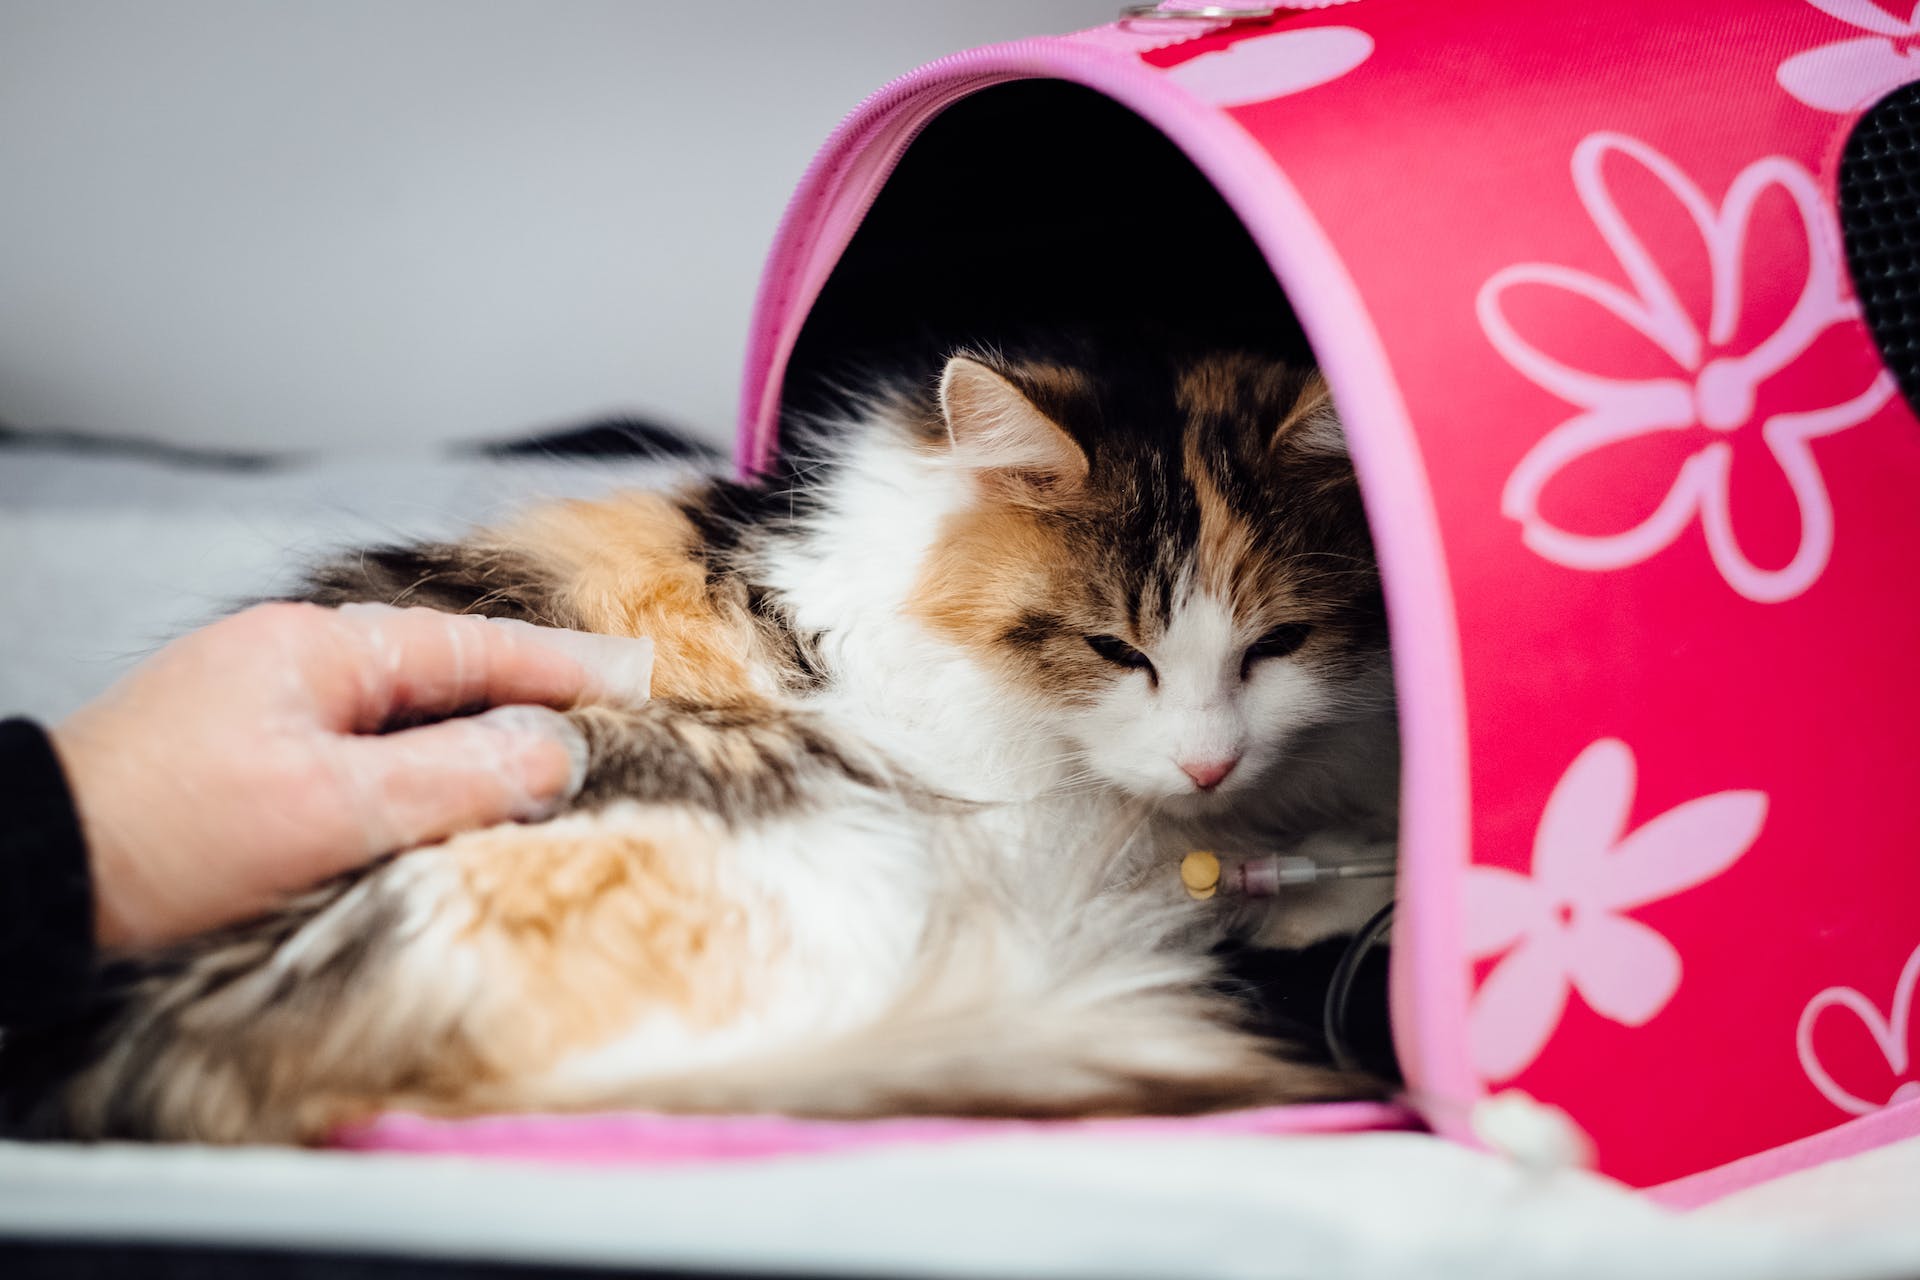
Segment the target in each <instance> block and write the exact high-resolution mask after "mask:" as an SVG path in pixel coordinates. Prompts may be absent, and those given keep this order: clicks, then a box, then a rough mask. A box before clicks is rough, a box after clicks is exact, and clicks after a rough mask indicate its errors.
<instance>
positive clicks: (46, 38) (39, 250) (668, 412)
mask: <svg viewBox="0 0 1920 1280" xmlns="http://www.w3.org/2000/svg"><path fill="white" fill-rule="evenodd" d="M1117 8H1118V0H943V2H942V3H925V2H923V0H911V2H909V0H891V2H890V0H782V2H778V3H776V2H772V0H750V2H747V3H741V2H740V0H731V2H719V0H677V2H673V3H656V2H652V0H648V2H644V3H643V2H641V0H625V2H613V3H603V2H599V0H514V2H511V3H505V2H501V0H490V2H475V0H404V2H399V0H307V2H304V3H299V4H292V3H271V2H268V0H167V2H165V3H155V2H152V0H0V424H6V425H11V426H16V427H27V428H49V427H61V428H75V429H81V430H87V431H96V432H106V433H113V434H120V435H130V436H143V437H149V438H158V439H163V440H168V441H174V442H180V443H187V444H196V445H207V446H226V447H235V446H238V447H273V448H301V449H310V448H330V449H335V450H365V449H374V448H383V449H392V448H396V447H401V448H405V447H413V446H424V445H426V444H429V443H432V442H434V441H440V440H448V439H455V438H475V437H483V436H503V435H510V434H515V433H520V432H525V431H529V430H536V429H540V428H545V427H551V426H558V425H565V424H568V423H571V422H576V421H579V420H583V419H587V418H591V417H595V416H599V415H605V414H609V413H633V414H640V415H644V416H649V417H653V418H657V419H660V420H664V421H666V422H669V423H671V424H674V425H678V426H681V427H684V428H687V429H690V430H692V431H694V432H696V433H698V434H701V435H703V436H705V437H707V438H709V439H711V440H714V441H716V442H724V441H725V440H726V439H727V437H728V435H729V432H730V430H731V425H732V416H733V408H734V394H735V390H736V385H737V382H738V376H739V368H740V359H741V352H742V348H743V345H744V340H745V329H746V322H747V313H748V309H749V306H750V304H751V301H752V295H753V289H754V285H755V282H756V280H757V279H758V274H759V270H760V265H761V259H762V255H763V254H764V252H765V250H766V246H767V243H768V241H769V239H770V238H771V236H772V233H773V229H774V226H775V224H776V222H777V221H778V218H779V215H780V211H781V209H782V208H783V207H784V204H785V201H786V198H787V196H788V194H789V193H790V191H791V189H792V187H793V184H794V182H795V181H796V180H797V179H798V177H799V175H800V173H801V171H802V169H804V167H805V165H806V162H807V160H808V159H809V158H810V157H811V155H812V154H813V151H814V149H815V148H816V147H817V146H818V145H819V144H820V142H821V141H823V140H824V139H825V137H826V135H827V133H828V132H829V131H830V130H831V129H832V127H833V125H834V123H835V122H836V121H837V120H838V119H839V118H840V117H841V116H842V115H843V114H844V113H845V112H846V111H847V110H848V109H849V108H850V107H852V106H853V105H854V103H856V102H857V101H858V100H859V99H860V98H861V97H863V96H864V95H865V94H867V93H868V92H869V91H871V90H872V89H875V88H877V87H878V86H879V85H880V84H882V83H883V82H884V81H886V80H887V79H889V78H891V77H892V76H894V75H896V74H899V73H901V72H903V71H906V70H909V69H911V68H912V67H913V66H915V65H916V64H918V63H920V62H923V61H926V60H928V59H931V58H934V57H938V56H940V55H942V54H945V53H949V52H952V51H954V50H957V49H960V48H963V47H966V46H968V45H972V44H979V43H984V42H987V41H990V40H996V39H1005V38H1011V37H1014V36H1019V35H1027V34H1034V33H1038V32H1047V31H1064V30H1070V29H1073V28H1076V27H1081V26H1088V25H1092V24H1094V23H1096V22H1101V21H1105V20H1108V19H1109V18H1111V17H1112V16H1113V14H1114V13H1115V12H1116V10H1117Z"/></svg>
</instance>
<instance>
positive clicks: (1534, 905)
mask: <svg viewBox="0 0 1920 1280" xmlns="http://www.w3.org/2000/svg"><path fill="white" fill-rule="evenodd" d="M1633 788H1634V760H1633V752H1632V751H1631V750H1630V749H1629V748H1628V747H1627V744H1626V743H1624V742H1621V741H1620V740H1619V739H1617V738H1602V739H1600V740H1599V741H1598V742H1595V743H1593V744H1592V745H1590V746H1589V747H1587V749H1586V750H1584V751H1582V752H1581V753H1580V754H1579V756H1578V757H1576V758H1575V759H1574V762H1573V763H1572V764H1571V765H1569V766H1567V771H1566V773H1565V774H1563V775H1561V778H1560V781H1559V783H1558V784H1557V785H1556V786H1555V787H1554V789H1553V794H1552V795H1551V796H1549V797H1548V798H1547V803H1546V807H1545V808H1544V809H1543V810H1542V811H1541V815H1540V825H1539V827H1538V829H1537V830H1536V831H1535V833H1534V841H1533V865H1532V869H1531V870H1532V874H1531V875H1522V874H1521V873H1519V872H1517V871H1508V870H1506V869H1504V868H1501V867H1483V866H1475V867H1469V868H1468V869H1467V881H1466V921H1467V954H1468V955H1469V957H1470V958H1472V959H1475V960H1480V959H1485V958H1486V957H1488V956H1495V955H1498V956H1501V959H1500V961H1499V963H1497V964H1496V965H1495V966H1494V967H1493V971H1492V972H1491V973H1489V974H1488V975H1487V978H1486V981H1485V982H1483V983H1481V984H1480V989H1479V990H1478V991H1477V992H1475V994H1474V997H1473V1006H1472V1009H1471V1011H1470V1013H1469V1015H1468V1041H1469V1043H1470V1045H1471V1047H1472V1051H1473V1060H1474V1065H1475V1066H1476V1067H1477V1068H1478V1069H1479V1071H1480V1074H1481V1075H1482V1076H1483V1077H1484V1078H1485V1079H1487V1080H1490V1081H1493V1080H1507V1079H1511V1078H1512V1077H1513V1076H1516V1075H1518V1074H1519V1073H1520V1072H1521V1071H1524V1070H1525V1069H1526V1068H1527V1066H1528V1065H1529V1064H1531V1063H1532V1062H1533V1060H1534V1059H1535V1058H1537V1057H1539V1056H1540V1051H1541V1050H1542V1049H1544V1048H1546V1046H1547V1041H1548V1040H1550V1039H1552V1037H1553V1032H1554V1028H1555V1027H1557V1026H1559V1024H1560V1017H1561V1015H1562V1014H1563V1013H1564V1012H1565V1011H1566V1007H1567V997H1568V995H1569V994H1570V993H1572V992H1573V991H1578V992H1579V993H1580V995H1581V997H1582V998H1584V999H1585V1000H1586V1002H1587V1004H1588V1005H1590V1006H1591V1007H1592V1008H1593V1009H1594V1011H1595V1012H1597V1013H1599V1014H1600V1015H1601V1016H1603V1017H1606V1018H1609V1019H1611V1020H1613V1021H1614V1022H1619V1023H1623V1024H1625V1025H1626V1026H1630V1027H1637V1026H1641V1025H1644V1024H1645V1023H1646V1022H1647V1021H1649V1020H1650V1019H1651V1018H1652V1017H1653V1016H1654V1015H1655V1014H1657V1013H1659V1012H1660V1010H1662V1009H1664V1008H1666V1006H1667V1002H1668V1001H1669V1000H1671V999H1673V995H1674V992H1676V991H1677V990H1679V988H1680V954H1679V952H1677V951H1675V950H1674V948H1673V944H1672V943H1671V942H1668V941H1667V939H1666V938H1665V937H1663V936H1662V935H1661V934H1659V933H1657V932H1655V931H1654V930H1653V929H1651V928H1649V927H1648V926H1646V925H1645V924H1642V923H1641V922H1640V921H1638V920H1634V919H1631V918H1630V917H1629V916H1628V915H1627V914H1626V913H1627V912H1628V911H1630V910H1632V909H1633V908H1635V907H1640V906H1644V905H1646V904H1647V903H1649V902H1653V901H1656V900H1658V899H1661V898H1666V897H1671V896H1672V895H1673V894H1676V893H1678V892H1680V891H1681V890H1683V889H1688V888H1692V887H1693V886H1694V885H1697V884H1701V883H1703V882H1705V881H1707V880H1711V879H1713V878H1714V877H1715V876H1717V875H1719V874H1720V873H1721V872H1723V871H1725V870H1726V869H1727V868H1728V867H1730V866H1732V865H1733V864H1734V863H1735V862H1736V861H1738V860H1739V858H1740V856H1741V855H1742V854H1744V853H1745V852H1746V851H1747V849H1748V848H1749V847H1750V846H1751V845H1752V844H1753V842H1754V840H1755V839H1756V838H1757V837H1758V836H1759V834H1760V826H1761V823H1762V822H1764V821H1765V819H1766V813H1767V798H1766V796H1765V795H1763V794H1762V793H1760V792H1758V791H1722V792H1719V793H1717V794H1714V795H1710V796H1702V797H1701V798H1699V799H1697V800H1690V801H1688V802H1687V803H1685V804H1683V805H1679V806H1677V807H1676V808H1673V809H1669V810H1668V811H1667V812H1665V813H1663V814H1661V815H1660V816H1659V817H1657V818H1654V819H1652V820H1650V821H1648V822H1647V823H1645V824H1644V825H1642V826H1639V827H1636V828H1635V829H1634V830H1632V831H1628V830H1627V829H1626V826H1627V817H1628V814H1629V812H1630V811H1631V809H1632V806H1633Z"/></svg>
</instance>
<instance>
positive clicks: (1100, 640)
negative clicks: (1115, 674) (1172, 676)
mask: <svg viewBox="0 0 1920 1280" xmlns="http://www.w3.org/2000/svg"><path fill="white" fill-rule="evenodd" d="M1087 648H1089V649H1091V650H1093V651H1094V652H1095V653H1097V654H1099V655H1100V656H1101V657H1103V658H1105V659H1106V660H1107V661H1108V662H1111V663H1112V664H1113V665H1114V666H1116V667H1130V668H1134V669H1136V670H1140V671H1144V672H1146V673H1147V675H1148V677H1149V678H1154V679H1157V678H1158V677H1157V675H1156V673H1155V672H1154V669H1153V661H1152V659H1150V658H1148V657H1147V655H1146V654H1144V653H1142V652H1140V651H1139V650H1138V649H1136V648H1134V647H1133V646H1132V645H1130V644H1128V643H1127V642H1126V641H1125V640H1122V639H1121V638H1120V637H1119V636H1088V637H1087Z"/></svg>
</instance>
